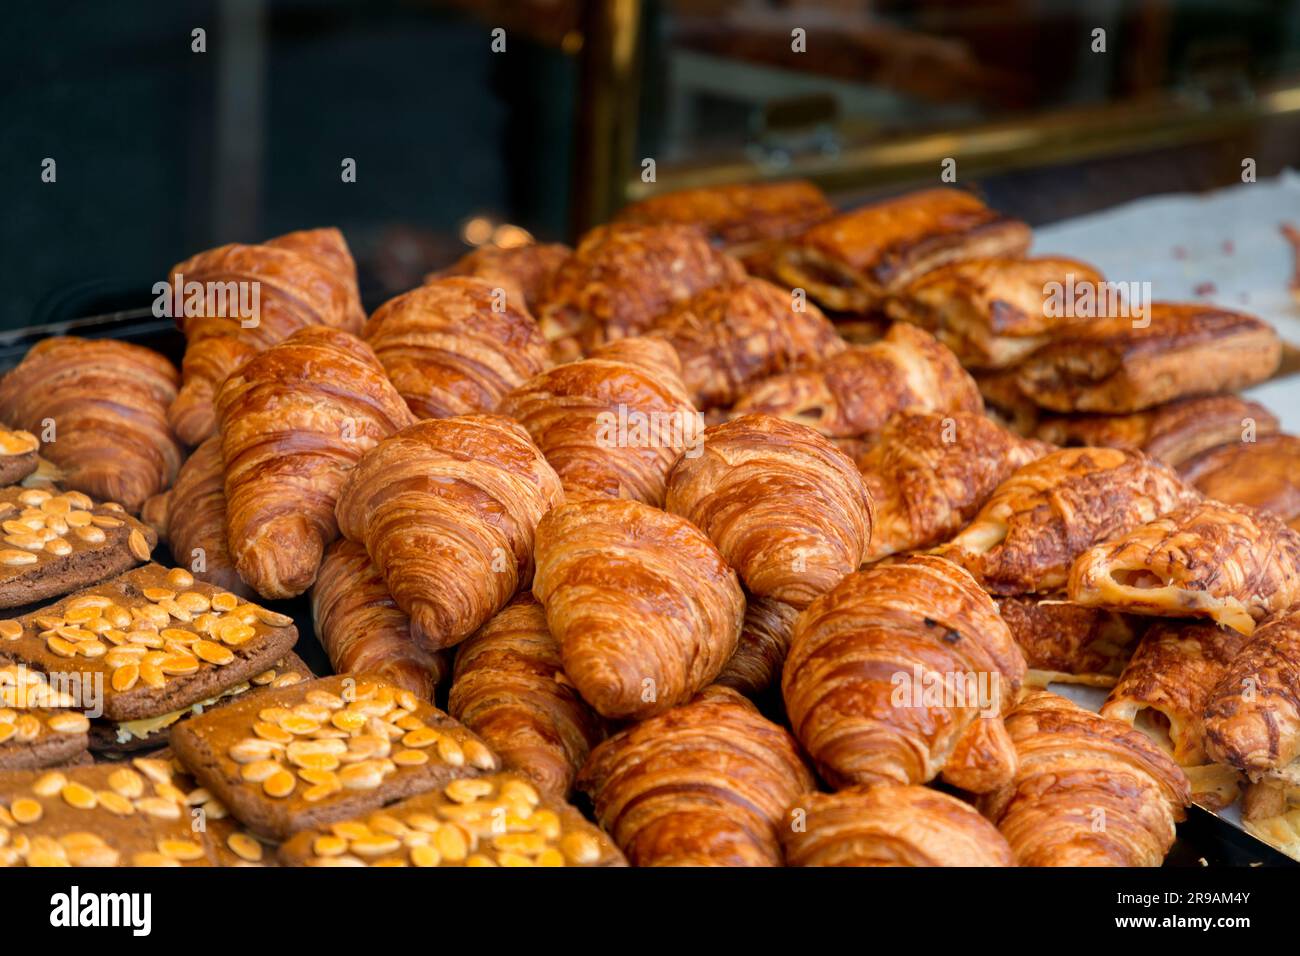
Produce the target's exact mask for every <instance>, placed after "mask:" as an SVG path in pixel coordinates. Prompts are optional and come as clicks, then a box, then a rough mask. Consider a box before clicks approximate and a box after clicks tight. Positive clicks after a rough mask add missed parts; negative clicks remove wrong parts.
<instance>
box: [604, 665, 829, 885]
mask: <svg viewBox="0 0 1300 956" xmlns="http://www.w3.org/2000/svg"><path fill="white" fill-rule="evenodd" d="M812 786H813V778H812V774H810V773H809V772H808V768H807V767H805V766H804V764H803V760H802V759H801V758H800V756H799V751H798V748H797V746H796V744H795V742H794V739H793V738H792V737H791V736H790V734H789V732H788V731H787V730H786V729H785V728H783V727H780V726H778V725H777V724H774V723H771V722H770V721H768V720H766V719H764V718H763V716H762V715H760V714H759V712H758V710H757V709H756V708H755V707H754V705H753V704H751V703H750V702H749V701H747V700H746V699H745V698H744V697H742V696H740V694H738V693H736V692H735V691H734V690H731V689H730V688H727V687H716V686H715V687H710V688H708V689H707V690H705V691H704V692H703V693H702V694H700V695H699V696H698V697H697V698H695V700H693V701H691V702H690V703H688V704H683V705H682V706H680V707H674V708H673V709H672V710H669V711H667V712H665V713H663V714H660V715H658V716H657V717H651V718H650V719H649V720H645V721H642V722H641V723H638V724H634V725H633V726H631V727H629V728H628V729H626V730H624V731H623V732H622V733H619V734H616V735H615V736H613V737H611V738H609V739H608V740H606V741H605V742H604V743H602V744H601V745H600V746H599V747H597V748H596V749H595V750H594V751H592V754H591V759H589V760H588V761H587V765H586V766H585V767H583V768H582V772H581V773H580V774H579V776H578V787H579V788H580V789H581V790H583V791H584V792H586V793H588V794H590V795H591V798H592V801H593V803H594V804H595V809H596V818H597V820H598V821H599V822H600V825H601V826H602V827H604V829H605V830H606V831H607V832H608V833H609V834H610V836H612V837H613V838H614V842H615V843H617V844H618V845H619V846H620V847H621V848H622V850H623V852H624V853H626V854H627V857H628V860H629V862H631V863H632V865H633V866H780V865H781V846H780V843H779V838H778V832H779V830H780V828H781V827H782V826H784V825H785V818H784V814H785V810H786V808H787V807H788V806H790V804H791V803H792V802H794V800H795V798H796V797H798V796H799V795H800V794H801V793H804V792H806V791H808V790H811V789H812Z"/></svg>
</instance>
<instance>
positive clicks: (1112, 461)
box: [936, 448, 1198, 598]
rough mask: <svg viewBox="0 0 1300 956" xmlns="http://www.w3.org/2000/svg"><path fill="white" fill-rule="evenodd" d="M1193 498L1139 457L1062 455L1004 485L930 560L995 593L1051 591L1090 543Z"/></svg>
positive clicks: (1107, 452) (1084, 452)
mask: <svg viewBox="0 0 1300 956" xmlns="http://www.w3.org/2000/svg"><path fill="white" fill-rule="evenodd" d="M1197 497H1198V496H1197V495H1196V493H1195V492H1194V491H1192V490H1191V489H1189V488H1187V487H1186V486H1185V485H1184V484H1183V483H1182V482H1181V481H1180V480H1179V478H1178V476H1177V475H1176V474H1174V472H1173V471H1172V470H1170V469H1169V468H1167V467H1166V466H1164V465H1161V464H1159V463H1158V462H1153V461H1151V460H1150V459H1148V458H1147V457H1146V456H1145V455H1143V454H1142V453H1141V452H1134V451H1123V450H1120V449H1116V448H1067V449H1062V450H1061V451H1056V452H1052V453H1051V454H1049V455H1046V456H1044V457H1042V458H1039V459H1038V460H1037V461H1034V462H1031V463H1030V464H1028V465H1025V466H1024V467H1023V468H1021V469H1019V470H1018V471H1016V472H1015V473H1014V474H1013V475H1012V476H1011V477H1010V478H1008V479H1007V480H1006V481H1004V482H1002V484H1000V485H999V486H998V487H997V489H996V490H995V491H994V492H993V495H992V497H990V498H989V500H988V501H987V502H986V503H985V505H984V507H983V508H981V509H980V511H979V513H978V514H977V515H976V516H975V520H974V521H972V522H971V523H970V524H969V525H968V526H967V527H966V528H965V530H963V531H962V532H961V533H960V534H958V535H957V536H956V537H955V538H953V539H952V541H950V542H948V544H946V545H943V546H941V547H940V548H938V549H936V553H938V554H941V555H943V556H944V557H946V558H949V559H950V560H952V561H956V562H957V563H958V564H960V565H962V566H963V567H965V568H966V570H968V571H970V572H971V574H973V575H975V577H976V579H977V580H978V581H980V583H981V584H983V585H984V587H986V588H988V589H989V591H991V592H992V593H994V594H1027V593H1031V592H1046V591H1054V590H1058V589H1060V588H1061V587H1063V586H1064V585H1065V583H1066V580H1067V578H1068V576H1069V573H1070V565H1071V563H1072V562H1073V561H1074V559H1075V558H1076V557H1078V556H1079V555H1080V554H1081V553H1083V552H1084V551H1085V550H1086V549H1087V548H1089V547H1090V546H1092V545H1093V544H1095V543H1096V542H1098V541H1104V540H1106V539H1108V538H1113V537H1115V536H1116V535H1118V534H1122V533H1123V532H1125V531H1128V530H1129V529H1131V528H1135V527H1137V526H1138V525H1141V524H1143V523H1144V522H1147V521H1150V520H1152V519H1153V518H1155V517H1157V516H1159V515H1162V514H1164V513H1166V512H1168V511H1171V510H1172V509H1173V508H1175V507H1177V506H1178V505H1180V504H1182V503H1183V502H1185V501H1193V500H1195V499H1196V498H1197ZM1071 597H1072V598H1073V593H1071Z"/></svg>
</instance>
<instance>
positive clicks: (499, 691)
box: [447, 593, 605, 800]
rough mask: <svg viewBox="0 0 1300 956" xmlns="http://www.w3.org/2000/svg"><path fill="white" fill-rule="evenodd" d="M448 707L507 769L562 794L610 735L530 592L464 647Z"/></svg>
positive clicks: (540, 607)
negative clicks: (569, 673)
mask: <svg viewBox="0 0 1300 956" xmlns="http://www.w3.org/2000/svg"><path fill="white" fill-rule="evenodd" d="M447 710H448V712H449V713H450V714H451V715H452V716H453V717H455V718H456V719H457V720H459V721H460V722H461V723H463V724H464V725H465V726H466V727H468V728H470V730H472V731H474V732H475V733H476V734H478V735H479V736H480V737H482V738H483V739H484V740H485V741H487V744H488V746H490V747H491V748H492V749H493V750H495V751H496V752H497V754H498V755H500V757H501V760H502V762H503V763H504V764H505V766H506V767H507V768H508V769H511V770H517V771H519V772H520V773H523V774H525V775H527V776H528V777H529V778H530V779H531V780H532V781H533V783H535V784H536V785H537V787H538V789H540V790H541V791H543V792H544V793H549V794H551V795H553V796H555V797H557V798H559V799H561V800H563V799H566V798H567V797H568V794H569V789H570V788H571V787H572V786H573V778H574V777H576V776H577V774H578V770H579V769H580V768H581V767H582V765H583V764H584V763H585V762H586V760H587V755H588V754H589V753H590V752H591V748H592V747H594V746H595V745H596V744H598V743H600V741H601V740H602V739H603V738H604V736H605V726H604V721H602V720H601V718H600V717H599V715H597V714H596V713H595V712H594V711H593V710H592V709H591V708H590V707H589V706H588V705H587V703H586V701H584V700H583V699H582V698H581V697H579V696H578V692H577V691H576V690H575V689H574V687H573V685H572V684H571V683H570V682H569V679H568V678H567V677H566V676H565V675H564V666H563V664H562V663H561V661H560V646H559V644H558V643H556V641H555V638H553V637H551V632H550V631H548V630H547V629H546V612H545V611H544V610H543V609H542V606H541V605H540V604H538V603H537V601H536V600H535V599H534V598H533V597H532V595H530V594H527V593H525V594H520V595H519V596H517V597H516V598H515V599H514V600H513V601H512V602H511V603H510V604H508V605H507V606H506V608H505V610H503V611H501V613H499V614H498V615H496V617H494V618H492V620H490V621H488V622H487V624H485V625H483V627H482V628H481V629H480V630H479V631H478V632H477V633H476V634H475V635H474V636H473V637H471V638H470V639H469V640H467V641H466V642H465V643H464V644H462V645H461V646H460V648H459V650H458V651H457V652H456V671H455V676H454V677H453V678H452V684H451V697H450V698H449V699H448V701H447Z"/></svg>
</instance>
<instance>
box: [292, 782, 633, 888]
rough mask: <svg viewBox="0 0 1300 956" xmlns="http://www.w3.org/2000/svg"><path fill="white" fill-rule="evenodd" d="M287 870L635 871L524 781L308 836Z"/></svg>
mask: <svg viewBox="0 0 1300 956" xmlns="http://www.w3.org/2000/svg"><path fill="white" fill-rule="evenodd" d="M280 860H281V862H283V863H284V864H285V865H286V866H627V861H626V860H625V859H624V858H623V854H622V853H621V852H619V849H618V847H616V846H614V844H613V843H612V842H611V841H610V839H609V837H607V836H606V835H605V833H604V832H603V831H601V830H600V829H599V828H598V827H595V826H593V825H592V824H591V823H589V822H588V821H587V820H586V819H585V818H584V817H583V815H582V814H581V813H579V812H578V811H577V809H576V808H574V807H572V806H570V805H569V804H567V803H562V802H560V801H557V800H552V799H548V798H545V797H543V796H542V795H541V794H539V793H538V792H537V788H536V787H534V786H533V785H532V784H531V783H529V782H528V781H527V780H525V779H524V778H523V777H521V776H519V775H518V774H513V773H502V774H491V775H489V776H485V777H462V778H461V779H458V780H452V781H451V782H450V783H448V784H446V785H444V786H443V787H441V788H440V789H438V790H433V791H431V792H429V793H424V794H421V795H419V796H418V797H410V798H409V799H406V800H403V801H401V802H400V803H395V804H393V805H392V806H391V807H385V808H384V809H383V810H380V811H378V812H375V813H370V814H366V815H364V816H360V817H354V818H352V819H348V820H342V821H339V822H337V823H333V824H331V825H330V826H328V827H324V828H321V829H311V830H304V831H302V832H300V833H298V834H296V835H294V837H293V838H292V839H290V840H289V841H288V842H287V843H285V844H284V845H283V846H281V847H280Z"/></svg>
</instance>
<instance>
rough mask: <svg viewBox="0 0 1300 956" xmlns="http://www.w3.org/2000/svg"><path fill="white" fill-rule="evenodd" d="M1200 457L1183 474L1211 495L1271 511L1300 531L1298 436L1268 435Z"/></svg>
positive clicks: (1212, 451) (1184, 468)
mask: <svg viewBox="0 0 1300 956" xmlns="http://www.w3.org/2000/svg"><path fill="white" fill-rule="evenodd" d="M1240 438H1241V435H1240V430H1239V431H1238V434H1237V436H1236V438H1235V439H1234V440H1233V441H1232V442H1231V443H1230V444H1224V445H1221V446H1219V447H1218V448H1215V449H1213V450H1211V451H1207V452H1206V453H1205V454H1203V455H1200V456H1198V457H1197V458H1195V459H1193V460H1192V461H1190V462H1188V463H1187V464H1186V465H1185V466H1184V467H1183V472H1182V474H1183V478H1184V479H1186V480H1187V481H1190V482H1191V483H1192V484H1193V485H1195V486H1196V488H1197V490H1198V491H1200V492H1201V493H1202V494H1204V495H1205V497H1207V498H1213V499H1214V500H1216V501H1226V502H1228V503H1229V504H1238V505H1250V506H1251V507H1252V508H1260V509H1262V510H1264V511H1269V512H1272V513H1273V514H1275V515H1277V516H1278V517H1279V518H1281V519H1282V520H1283V521H1285V522H1286V523H1287V524H1288V525H1289V526H1290V527H1291V528H1292V529H1294V530H1296V531H1300V438H1297V437H1296V436H1294V435H1265V436H1264V437H1260V438H1258V439H1257V440H1256V441H1241V440H1240Z"/></svg>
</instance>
